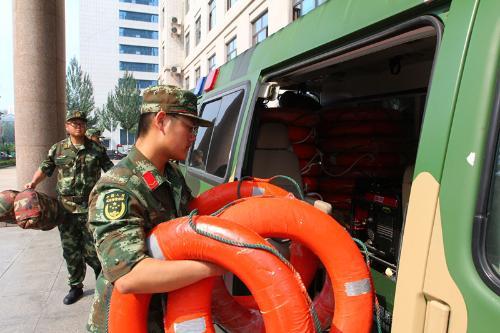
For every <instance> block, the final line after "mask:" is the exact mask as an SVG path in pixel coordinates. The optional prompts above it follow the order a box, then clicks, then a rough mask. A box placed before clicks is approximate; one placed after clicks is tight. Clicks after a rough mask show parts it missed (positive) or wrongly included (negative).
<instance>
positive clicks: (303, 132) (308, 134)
mask: <svg viewBox="0 0 500 333" xmlns="http://www.w3.org/2000/svg"><path fill="white" fill-rule="evenodd" d="M315 138H316V129H315V128H314V127H303V126H288V139H290V142H291V143H292V144H296V143H306V142H307V143H312V142H314V139H315Z"/></svg>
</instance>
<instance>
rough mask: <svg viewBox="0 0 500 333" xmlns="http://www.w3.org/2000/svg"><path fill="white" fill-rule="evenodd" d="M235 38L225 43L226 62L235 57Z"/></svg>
mask: <svg viewBox="0 0 500 333" xmlns="http://www.w3.org/2000/svg"><path fill="white" fill-rule="evenodd" d="M236 55H237V51H236V36H235V37H233V39H231V40H230V41H229V42H227V43H226V59H227V61H229V60H231V59H233V58H234V57H236Z"/></svg>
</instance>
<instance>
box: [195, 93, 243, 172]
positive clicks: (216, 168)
mask: <svg viewBox="0 0 500 333" xmlns="http://www.w3.org/2000/svg"><path fill="white" fill-rule="evenodd" d="M242 101H243V90H240V91H236V92H233V93H230V94H227V95H225V96H223V97H222V98H219V99H215V100H212V101H210V102H208V103H206V104H204V105H203V106H202V111H201V116H202V117H203V118H205V119H209V120H212V121H214V126H213V127H212V128H200V129H199V131H198V135H197V136H196V141H195V143H194V145H193V150H192V151H191V155H190V157H189V165H190V166H192V167H194V168H197V169H200V170H204V171H206V172H208V173H210V174H212V175H215V176H218V177H221V178H222V177H224V176H225V174H226V170H227V165H228V162H229V154H230V151H231V144H232V141H233V135H234V131H235V128H236V122H237V120H238V115H239V110H240V107H241V103H242Z"/></svg>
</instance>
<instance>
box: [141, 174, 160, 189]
mask: <svg viewBox="0 0 500 333" xmlns="http://www.w3.org/2000/svg"><path fill="white" fill-rule="evenodd" d="M142 178H144V181H145V182H146V184H147V185H148V187H149V188H150V189H151V191H153V190H154V189H155V188H157V187H158V185H159V184H158V181H157V180H156V177H155V176H154V175H153V173H152V172H151V171H147V172H145V173H143V174H142Z"/></svg>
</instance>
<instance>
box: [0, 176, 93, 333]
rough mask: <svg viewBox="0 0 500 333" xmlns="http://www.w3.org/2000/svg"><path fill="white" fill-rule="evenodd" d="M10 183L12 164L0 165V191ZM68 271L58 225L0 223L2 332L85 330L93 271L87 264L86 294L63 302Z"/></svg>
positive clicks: (66, 332) (70, 332)
mask: <svg viewBox="0 0 500 333" xmlns="http://www.w3.org/2000/svg"><path fill="white" fill-rule="evenodd" d="M10 188H16V179H15V167H10V168H5V169H0V191H3V190H6V189H10ZM66 275H67V271H66V265H65V264H64V259H63V257H62V250H61V246H60V241H59V233H58V231H57V229H53V230H51V231H35V230H22V229H20V228H17V227H9V228H1V227H0V332H1V333H11V332H12V333H14V332H16V333H30V332H40V333H42V332H43V333H46V332H50V333H59V332H61V333H78V332H85V323H86V321H87V316H88V313H89V309H90V304H91V301H92V296H93V294H94V286H95V281H94V273H93V271H92V269H91V268H88V271H87V278H86V280H85V282H84V283H85V294H84V297H83V298H82V299H81V300H80V301H78V302H77V303H75V304H73V305H69V306H68V305H64V304H63V303H62V300H63V298H64V296H65V295H66V293H67V292H68V290H69V287H68V286H67V285H66Z"/></svg>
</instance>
